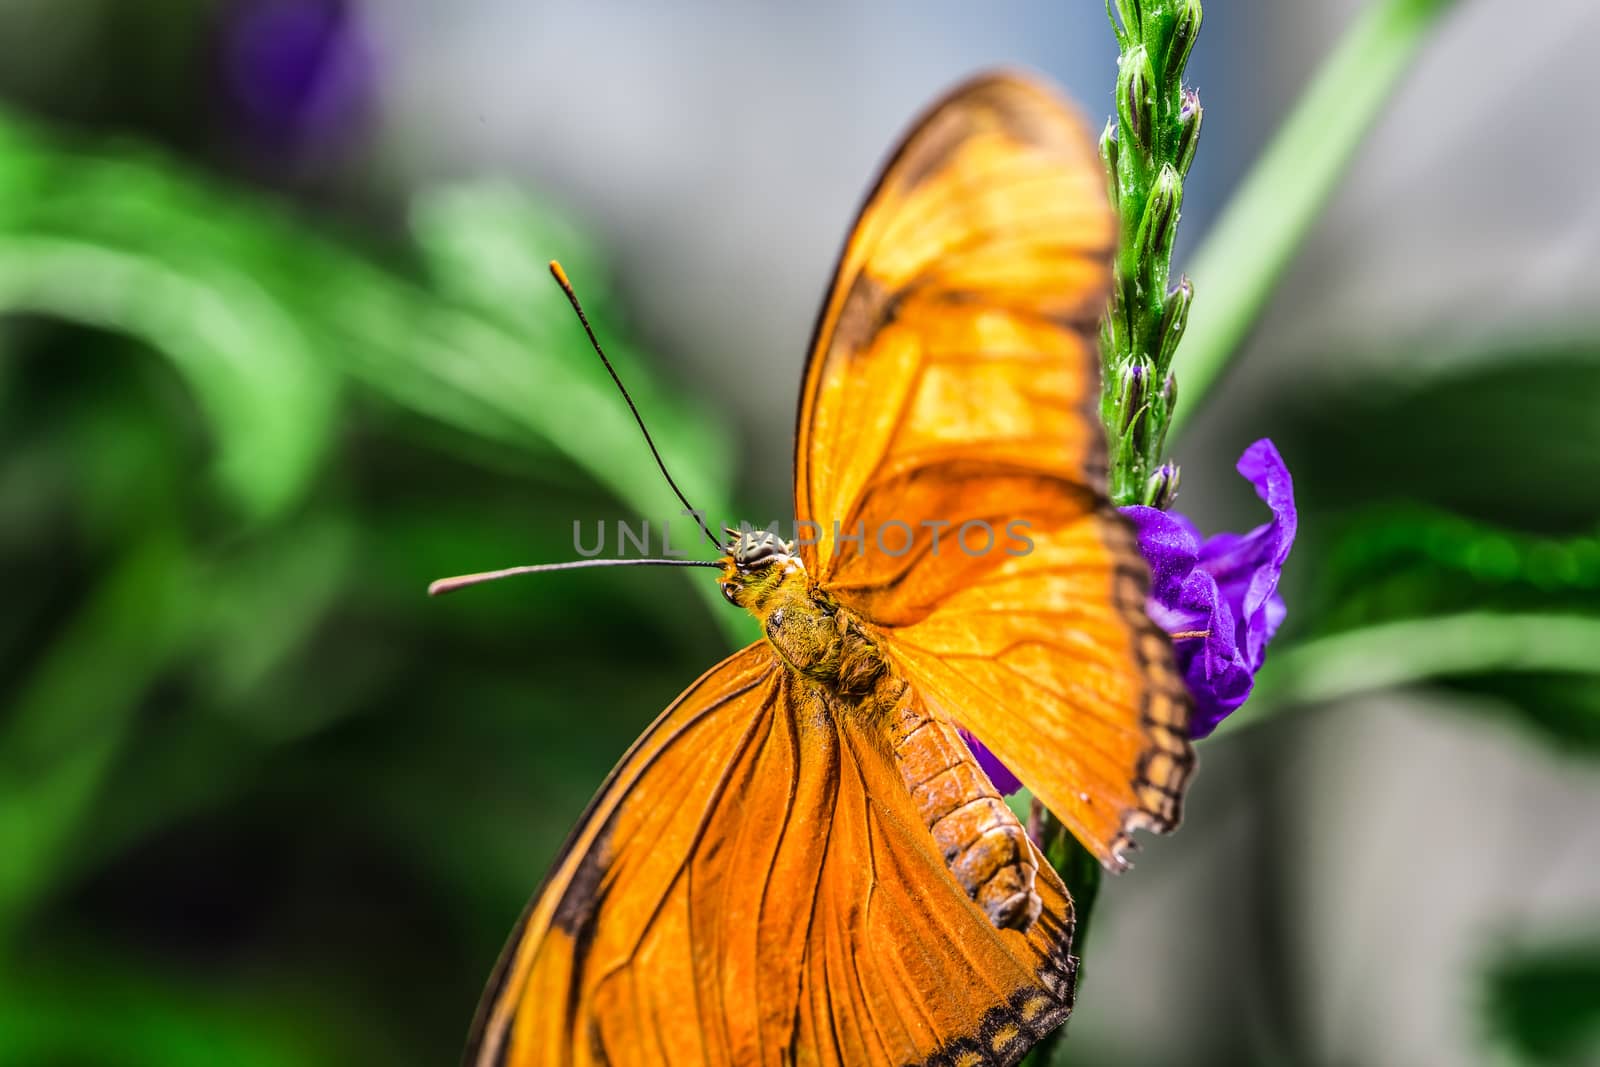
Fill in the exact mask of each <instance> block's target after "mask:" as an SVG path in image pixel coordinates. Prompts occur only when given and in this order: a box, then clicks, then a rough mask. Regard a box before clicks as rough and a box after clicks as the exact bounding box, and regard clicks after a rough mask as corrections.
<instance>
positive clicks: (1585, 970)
mask: <svg viewBox="0 0 1600 1067" xmlns="http://www.w3.org/2000/svg"><path fill="white" fill-rule="evenodd" d="M1484 987H1485V988H1484V992H1483V1003H1484V1016H1483V1017H1484V1019H1485V1021H1486V1023H1487V1028H1488V1030H1489V1033H1490V1034H1491V1036H1492V1037H1494V1038H1495V1039H1497V1041H1498V1042H1500V1043H1502V1044H1503V1045H1504V1046H1505V1047H1506V1048H1507V1049H1508V1050H1509V1051H1510V1052H1511V1053H1512V1055H1514V1056H1515V1057H1516V1060H1517V1062H1519V1063H1525V1064H1530V1065H1539V1067H1562V1065H1567V1064H1570V1065H1572V1067H1578V1065H1579V1064H1592V1063H1595V1062H1597V1061H1600V945H1596V944H1572V945H1564V946H1560V947H1557V948H1552V949H1549V950H1546V951H1543V952H1537V953H1526V952H1524V953H1518V954H1515V955H1510V956H1507V957H1505V958H1503V959H1501V960H1498V961H1497V962H1496V963H1495V964H1494V965H1493V966H1491V967H1490V968H1489V970H1488V973H1487V974H1486V975H1485V976H1484Z"/></svg>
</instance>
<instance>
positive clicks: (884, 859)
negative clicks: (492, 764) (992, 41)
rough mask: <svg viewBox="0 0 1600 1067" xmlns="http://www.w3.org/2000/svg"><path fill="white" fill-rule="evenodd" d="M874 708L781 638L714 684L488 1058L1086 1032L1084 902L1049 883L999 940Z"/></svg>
mask: <svg viewBox="0 0 1600 1067" xmlns="http://www.w3.org/2000/svg"><path fill="white" fill-rule="evenodd" d="M856 711H857V709H853V708H850V707H846V706H839V705H834V704H832V703H830V698H829V697H827V696H826V695H825V694H824V693H823V691H822V690H820V689H819V688H817V687H815V686H813V685H811V684H809V683H805V682H802V681H799V680H797V679H796V678H795V677H794V676H793V675H791V674H790V672H789V671H788V670H787V669H785V668H784V667H782V666H780V664H779V662H778V660H777V657H776V656H775V655H774V653H773V652H772V651H771V649H770V647H768V646H767V645H766V644H765V643H762V644H758V645H753V646H751V647H749V648H747V649H745V650H744V651H742V652H739V653H737V654H735V655H734V656H733V657H731V658H730V659H728V660H726V661H724V662H723V663H722V664H720V665H719V666H718V667H716V668H714V669H713V670H711V671H710V672H708V673H707V674H706V675H705V676H703V677H702V678H701V679H700V680H699V681H698V682H696V683H695V684H694V685H693V686H691V687H690V689H689V690H688V691H687V692H686V693H685V694H684V695H683V696H682V697H681V698H680V699H679V700H678V701H677V702H676V703H675V704H674V705H673V706H672V707H671V708H670V709H668V711H667V712H666V713H665V714H664V715H663V716H662V717H661V718H660V719H659V720H658V721H657V723H656V724H655V726H653V727H652V728H651V730H650V731H649V732H648V733H647V734H646V735H645V737H644V738H643V739H641V741H640V742H639V743H638V745H636V746H635V748H634V749H633V750H632V751H631V752H630V753H629V754H628V756H627V757H625V758H624V760H623V763H622V764H621V765H620V766H619V767H618V769H617V771H616V772H614V773H613V775H612V777H611V779H610V780H609V781H608V783H607V785H606V786H605V787H604V788H603V790H602V792H601V794H600V795H599V796H598V797H597V798H596V800H595V802H594V804H593V805H592V806H591V809H590V812H589V814H588V815H587V816H586V817H585V819H584V821H583V823H582V824H581V825H580V827H579V829H578V831H577V832H576V833H575V835H574V837H573V840H572V841H571V843H570V845H569V847H568V849H567V850H566V851H565V853H564V855H563V856H562V858H561V859H560V860H559V861H558V862H557V865H556V868H555V871H554V873H553V874H552V876H551V879H550V881H549V882H548V883H547V884H546V886H545V887H544V889H543V890H541V892H540V894H539V895H538V897H536V899H535V901H534V903H533V904H532V905H531V906H530V909H529V912H528V913H527V915H526V917H525V919H524V922H523V923H522V924H521V925H520V927H519V929H518V931H517V932H516V933H515V934H514V935H513V941H512V944H511V945H510V946H508V948H507V952H506V956H505V962H504V964H503V966H502V968H501V970H500V972H499V973H497V975H496V977H495V979H494V980H492V981H491V984H490V988H489V990H488V991H487V993H486V994H485V1001H484V1005H483V1007H482V1008H481V1009H480V1018H479V1022H478V1024H477V1026H476V1027H475V1033H474V1038H473V1041H472V1043H471V1045H470V1046H469V1052H468V1062H469V1063H472V1064H476V1065H478V1067H486V1065H490V1064H494V1065H502V1064H504V1065H516V1067H531V1065H538V1067H546V1065H573V1067H578V1065H589V1064H612V1065H625V1064H650V1065H658V1064H686V1065H697V1067H698V1065H701V1064H706V1065H726V1067H742V1065H745V1064H761V1065H768V1064H770V1065H774V1067H776V1065H779V1064H789V1063H810V1064H833V1065H838V1067H855V1065H860V1064H869V1063H871V1064H890V1065H901V1064H914V1063H941V1062H964V1063H973V1064H1010V1063H1014V1062H1016V1060H1017V1059H1018V1058H1019V1057H1020V1056H1021V1054H1022V1052H1023V1051H1024V1050H1025V1049H1026V1048H1027V1047H1028V1046H1029V1045H1031V1044H1032V1043H1033V1042H1034V1041H1035V1040H1037V1038H1038V1037H1039V1036H1042V1034H1043V1033H1045V1032H1047V1031H1048V1030H1049V1029H1050V1028H1051V1027H1053V1026H1054V1025H1056V1024H1057V1023H1059V1022H1060V1020H1061V1019H1062V1018H1063V1017H1064V1016H1065V1013H1066V1010H1067V1006H1068V998H1070V996H1071V989H1072V981H1071V977H1072V976H1071V968H1072V965H1073V961H1072V960H1071V957H1070V956H1069V955H1068V948H1069V944H1070V938H1071V924H1072V910H1071V908H1072V906H1071V903H1070V901H1069V900H1068V898H1067V896H1066V894H1065V890H1064V889H1062V888H1061V885H1060V882H1059V880H1057V879H1056V878H1055V877H1054V876H1053V874H1042V876H1041V878H1040V880H1039V885H1038V888H1039V892H1040V894H1041V896H1042V898H1043V899H1044V904H1045V907H1044V911H1043V914H1042V915H1041V917H1040V919H1039V920H1038V921H1037V922H1036V923H1035V924H1034V925H1033V927H1032V928H1031V929H1030V930H1029V931H1028V933H1027V934H1022V933H1018V932H1017V931H1014V930H997V929H996V928H995V927H994V926H993V925H991V924H990V923H989V921H988V920H987V918H986V917H985V916H984V914H983V913H982V912H981V911H980V910H979V909H978V908H977V906H976V905H974V904H973V903H972V902H971V901H970V900H969V899H968V898H967V897H966V895H965V894H964V893H963V892H962V891H961V890H960V889H959V888H958V887H957V885H956V883H955V882H954V880H953V879H952V877H951V875H950V872H949V871H948V869H947V868H946V867H945V865H944V861H943V859H942V857H940V856H939V855H938V853H937V852H936V851H935V849H934V846H933V842H932V839H931V838H930V837H929V835H928V833H927V831H926V829H925V828H924V827H923V826H922V824H921V822H920V820H919V817H918V814H917V812H916V809H915V807H914V805H913V804H912V801H911V798H910V795H909V794H908V793H907V791H906V788H905V786H904V785H903V784H902V782H901V780H900V778H899V774H898V771H897V770H896V768H895V766H894V764H893V755H892V753H891V752H890V751H889V750H888V748H887V747H886V745H885V743H884V741H883V739H882V737H881V736H880V735H879V733H878V731H877V730H876V729H875V728H874V726H873V724H871V723H868V722H863V721H862V720H861V718H860V716H859V714H856ZM1040 862H1041V866H1042V867H1043V870H1045V871H1048V867H1044V866H1043V864H1042V861H1040ZM956 1053H966V1054H967V1055H966V1056H965V1057H962V1056H957V1055H956ZM940 1057H945V1058H944V1059H941V1058H940Z"/></svg>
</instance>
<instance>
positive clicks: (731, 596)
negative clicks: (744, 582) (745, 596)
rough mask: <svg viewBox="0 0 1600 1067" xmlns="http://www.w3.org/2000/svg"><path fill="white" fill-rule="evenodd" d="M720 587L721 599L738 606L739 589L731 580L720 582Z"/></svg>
mask: <svg viewBox="0 0 1600 1067" xmlns="http://www.w3.org/2000/svg"><path fill="white" fill-rule="evenodd" d="M721 588H722V599H724V600H726V601H727V602H728V603H730V604H732V605H733V606H734V607H738V606H739V590H738V587H736V586H735V585H734V584H733V583H732V582H723V583H721Z"/></svg>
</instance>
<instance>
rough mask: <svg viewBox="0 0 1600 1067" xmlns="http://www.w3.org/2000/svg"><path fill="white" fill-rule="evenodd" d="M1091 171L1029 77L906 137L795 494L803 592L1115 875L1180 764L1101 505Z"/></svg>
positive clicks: (1169, 673)
mask: <svg viewBox="0 0 1600 1067" xmlns="http://www.w3.org/2000/svg"><path fill="white" fill-rule="evenodd" d="M1104 182H1105V177H1104V171H1103V168H1102V166H1101V164H1100V161H1099V159H1098V157H1097V155H1096V154H1095V151H1094V149H1093V147H1092V144H1091V141H1090V139H1089V137H1088V135H1087V133H1086V131H1085V129H1084V127H1083V125H1082V123H1081V122H1080V121H1079V119H1078V118H1077V116H1076V115H1075V114H1074V112H1073V111H1072V110H1071V109H1070V108H1069V107H1068V106H1067V105H1066V104H1065V103H1063V102H1062V101H1060V100H1059V99H1058V98H1056V97H1055V96H1054V95H1053V94H1052V93H1050V92H1049V91H1048V90H1046V89H1044V88H1042V87H1040V86H1038V85H1037V84H1035V83H1033V82H1032V81H1029V80H1027V79H1024V78H1020V77H1016V76H1010V75H995V76H988V77H983V78H979V79H977V80H975V81H972V82H969V83H968V84H967V85H965V86H963V87H962V88H960V89H957V90H956V91H955V92H954V93H952V94H951V95H950V96H949V97H948V98H947V99H946V100H945V101H944V102H943V103H941V104H940V105H938V106H936V107H935V108H934V109H933V110H932V111H931V112H930V113H929V114H928V116H927V117H925V118H924V119H923V120H922V122H921V123H920V124H919V125H918V126H917V127H916V128H914V129H913V131H912V132H911V134H910V135H909V136H908V137H907V139H906V141H905V143H904V144H903V145H902V146H901V148H900V150H899V151H898V152H897V153H896V155H895V157H894V158H893V159H892V160H891V162H890V163H889V165H888V167H887V168H886V170H885V171H884V173H883V175H882V177H881V179H880V180H879V183H878V186H877V189H876V191H875V192H874V194H873V195H872V196H871V197H870V198H869V200H868V201H867V204H866V206H865V207H864V208H863V209H862V212H861V216H860V219H859V221H858V223H857V225H856V227H855V229H854V231H853V232H852V234H851V237H850V239H849V241H848V242H847V244H846V246H845V250H844V253H843V256H842V258H841V262H840V265H839V270H838V273H837V275H836V277H835V279H834V283H833V288H832V291H831V294H830V296H829V298H828V301H827V303H826V304H825V305H824V308H823V312H822V315H821V317H820V319H819V322H818V327H817V335H816V338H815V340H814V343H813V348H812V353H811V358H810V361H809V363H808V367H807V372H806V377H805V383H804V389H803V392H802V395H801V401H800V410H799V432H798V438H797V450H796V482H795V498H796V500H795V502H796V509H797V514H798V517H799V518H800V519H801V520H806V521H808V522H811V523H813V524H815V526H814V527H812V528H811V530H812V532H818V533H820V537H819V538H818V543H817V544H816V545H814V546H808V547H807V548H805V550H804V551H805V552H806V553H807V555H806V563H807V566H808V568H809V569H811V571H812V573H813V574H815V575H816V576H817V577H818V579H819V581H820V582H821V583H822V584H823V585H824V586H825V587H826V588H827V589H828V590H829V591H830V592H831V593H833V594H834V595H835V596H836V597H837V598H838V599H839V601H840V602H841V603H843V604H844V605H846V606H847V607H849V608H851V609H853V610H855V611H857V612H859V613H860V614H861V615H862V616H864V617H865V618H866V619H867V620H868V621H869V622H870V623H872V624H873V625H874V626H875V627H877V628H878V629H879V630H880V632H881V635H882V637H883V645H884V647H885V648H886V649H887V650H888V652H889V654H890V655H891V657H892V658H894V659H895V660H896V661H897V662H898V663H900V664H901V666H902V669H903V670H904V671H905V673H906V675H907V676H908V677H910V678H912V679H913V680H914V681H915V682H916V683H917V684H918V685H919V687H921V688H922V689H924V690H925V692H926V695H927V698H928V699H929V700H930V701H932V702H936V703H937V704H939V705H940V706H941V708H942V709H943V711H944V712H945V713H946V714H947V715H949V716H950V717H951V718H952V719H954V720H955V721H956V722H958V723H960V724H961V725H963V726H965V727H967V728H968V729H970V730H972V731H973V732H974V733H976V734H977V735H979V736H980V737H981V738H982V739H983V740H984V742H985V744H987V745H988V746H989V747H990V748H991V749H992V750H993V751H994V752H995V753H996V755H998V756H999V757H1000V758H1001V759H1002V760H1004V761H1005V762H1006V763H1007V764H1008V765H1009V766H1010V767H1011V768H1012V769H1013V770H1014V771H1016V772H1017V773H1018V775H1019V776H1020V777H1021V778H1022V779H1023V780H1024V781H1026V782H1027V783H1028V784H1029V786H1030V787H1031V788H1032V789H1033V790H1034V792H1035V794H1036V795H1037V796H1039V798H1040V799H1041V800H1043V801H1044V802H1045V803H1046V804H1047V805H1048V806H1049V807H1050V809H1051V810H1052V811H1053V812H1055V813H1056V814H1057V815H1058V816H1059V817H1060V818H1062V819H1063V821H1064V822H1066V823H1067V825H1068V826H1069V827H1070V828H1071V829H1072V830H1073V831H1074V832H1075V833H1076V834H1077V836H1078V837H1079V838H1080V839H1081V840H1082V841H1083V842H1084V843H1085V845H1086V846H1088V847H1089V848H1090V849H1091V850H1092V851H1094V852H1095V854H1096V855H1097V856H1099V858H1100V859H1101V860H1102V861H1103V862H1105V863H1106V864H1108V865H1109V866H1113V867H1116V866H1120V865H1121V864H1122V863H1123V860H1122V858H1121V855H1120V853H1121V851H1122V850H1123V849H1124V848H1125V847H1126V846H1127V845H1128V844H1129V842H1130V838H1129V832H1130V831H1131V829H1133V828H1135V827H1143V828H1146V829H1152V830H1166V829H1170V828H1171V827H1173V826H1175V825H1176V824H1177V821H1178V818H1179V801H1180V798H1181V795H1182V791H1183V787H1184V785H1185V782H1186V780H1187V778H1188V775H1189V773H1190V771H1191V769H1192V766H1193V754H1192V751H1191V749H1190V746H1189V743H1188V740H1187V734H1186V727H1187V716H1188V702H1187V696H1186V693H1185V690H1184V687H1183V685H1182V682H1181V679H1179V678H1178V676H1177V674H1176V673H1175V671H1174V670H1173V667H1172V653H1171V648H1170V643H1169V641H1168V639H1167V637H1166V635H1165V634H1163V633H1161V632H1160V631H1159V630H1158V629H1157V628H1156V627H1155V626H1154V625H1153V624H1152V623H1151V622H1150V620H1149V618H1148V616H1147V615H1146V614H1145V610H1144V593H1145V588H1146V584H1147V582H1148V577H1147V572H1146V568H1145V564H1144V562H1143V560H1142V558H1141V557H1140V555H1139V552H1138V547H1137V545H1136V543H1135V542H1134V540H1133V538H1132V536H1131V533H1130V531H1129V528H1128V526H1127V524H1126V523H1125V522H1124V520H1123V519H1122V518H1121V516H1120V515H1118V513H1117V512H1116V510H1115V509H1114V508H1112V507H1111V506H1110V505H1109V503H1108V502H1107V500H1106V495H1105V460H1104V457H1105V445H1104V434H1103V431H1102V430H1101V428H1100V423H1099V399H1100V384H1099V356H1098V352H1097V348H1096V343H1095V337H1096V332H1097V328H1096V323H1097V321H1098V319H1099V316H1100V315H1101V313H1102V311H1103V309H1104V306H1105V295H1106V291H1107V288H1108V286H1109V282H1110V255H1111V252H1112V249H1113V245H1114V239H1115V230H1114V225H1113V219H1112V215H1111V212H1110V210H1109V208H1108V207H1107V205H1106V198H1105V192H1104ZM805 529H806V528H804V527H802V530H803V532H804V531H805ZM857 536H859V537H862V538H863V540H861V541H852V540H848V538H852V537H857Z"/></svg>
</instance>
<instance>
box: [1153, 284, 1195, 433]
mask: <svg viewBox="0 0 1600 1067" xmlns="http://www.w3.org/2000/svg"><path fill="white" fill-rule="evenodd" d="M1193 303H1194V283H1193V282H1191V281H1190V280H1189V276H1188V275H1184V276H1183V277H1182V278H1180V279H1179V280H1178V287H1177V288H1176V289H1173V290H1172V291H1171V292H1169V293H1168V294H1167V308H1166V310H1165V311H1164V312H1162V315H1161V342H1160V345H1161V349H1160V356H1159V358H1158V359H1157V360H1156V366H1158V367H1161V368H1163V369H1164V368H1167V367H1170V366H1172V357H1173V354H1174V353H1176V352H1177V350H1178V342H1180V341H1182V340H1183V328H1184V327H1185V326H1187V325H1188V324H1189V305H1190V304H1193ZM1167 410H1168V411H1171V410H1172V408H1171V406H1170V405H1169V406H1168V408H1167Z"/></svg>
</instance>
